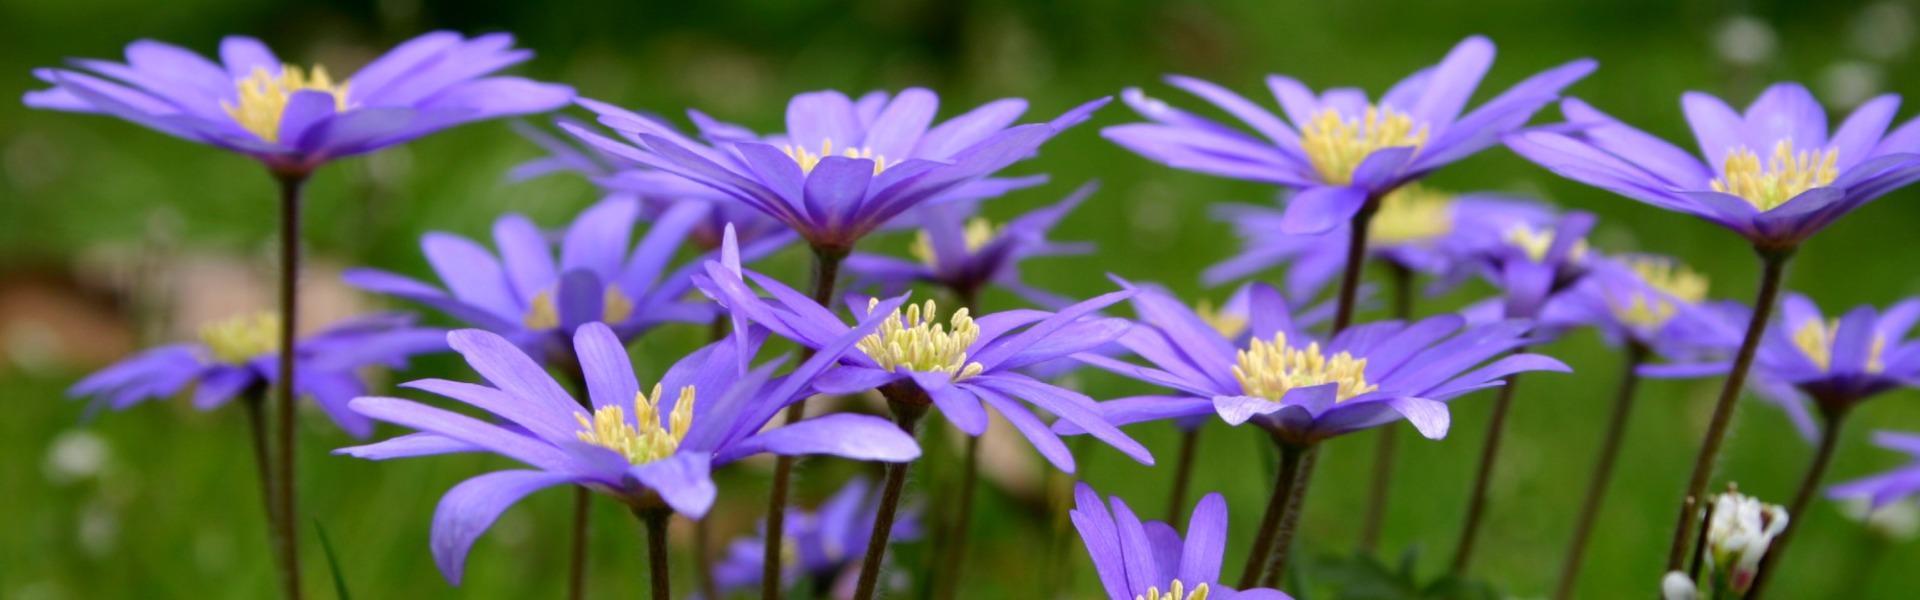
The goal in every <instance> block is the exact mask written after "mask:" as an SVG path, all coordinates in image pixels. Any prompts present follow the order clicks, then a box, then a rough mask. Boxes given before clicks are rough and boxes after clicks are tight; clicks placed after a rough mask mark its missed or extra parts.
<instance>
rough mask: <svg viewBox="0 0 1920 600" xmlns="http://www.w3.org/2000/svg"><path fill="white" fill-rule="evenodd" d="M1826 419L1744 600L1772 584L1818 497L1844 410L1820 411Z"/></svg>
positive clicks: (1837, 440) (1754, 597)
mask: <svg viewBox="0 0 1920 600" xmlns="http://www.w3.org/2000/svg"><path fill="white" fill-rule="evenodd" d="M1822 412H1823V416H1825V417H1826V419H1825V421H1826V422H1825V423H1823V424H1822V427H1821V429H1820V448H1819V449H1818V450H1816V451H1814V454H1813V464H1811V465H1808V466H1807V475H1806V477H1804V478H1802V479H1801V480H1800V491H1799V492H1798V493H1796V494H1794V496H1793V504H1792V505H1791V506H1788V507H1787V527H1786V529H1782V530H1781V531H1780V535H1779V536H1777V537H1775V538H1774V539H1773V543H1772V544H1770V545H1769V547H1768V548H1767V553H1766V555H1765V556H1762V557H1760V568H1759V570H1758V571H1756V572H1755V573H1754V576H1753V587H1750V588H1747V600H1760V598H1761V597H1762V596H1763V594H1764V592H1766V589H1767V582H1768V581H1772V580H1773V572H1774V571H1777V570H1779V567H1780V556H1781V555H1784V554H1786V553H1787V544H1789V543H1792V542H1793V533H1794V532H1796V531H1799V530H1800V523H1801V522H1803V521H1806V520H1807V507H1808V506H1809V505H1811V504H1813V497H1814V496H1817V495H1819V494H1820V481H1821V480H1823V479H1825V478H1826V476H1827V466H1828V465H1830V464H1832V463H1833V452H1834V449H1835V448H1837V447H1839V445H1840V425H1841V424H1842V422H1844V421H1846V418H1847V410H1846V409H1845V408H1841V409H1838V410H1827V411H1822Z"/></svg>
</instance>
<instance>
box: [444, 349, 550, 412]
mask: <svg viewBox="0 0 1920 600" xmlns="http://www.w3.org/2000/svg"><path fill="white" fill-rule="evenodd" d="M447 344H448V345H449V346H451V347H453V351H454V352H459V353H460V355H461V356H463V357H465V358H466V359H467V364H469V365H472V366H473V370H474V371H476V372H478V373H480V376H481V377H484V378H486V380H487V381H488V382H489V383H492V384H493V385H494V386H495V387H498V388H500V390H501V391H504V392H506V393H509V394H513V395H514V396H518V397H520V398H523V399H525V400H526V401H527V402H531V403H533V404H534V405H535V406H537V407H538V408H539V410H543V411H546V412H548V413H552V414H556V415H570V414H573V413H574V411H576V410H579V406H580V405H579V404H577V403H575V402H574V400H573V398H572V397H571V396H568V395H567V392H566V390H563V389H561V388H560V384H558V383H555V382H554V381H553V377H551V376H548V375H547V371H546V369H542V368H540V365H539V364H537V363H535V362H533V359H532V358H528V357H527V355H526V353H525V352H522V351H520V348H518V347H516V346H514V345H513V344H512V343H511V342H508V341H507V340H506V338H503V337H500V336H499V335H496V334H493V333H491V332H486V331H481V330H478V329H462V330H459V331H455V332H453V333H449V334H447Z"/></svg>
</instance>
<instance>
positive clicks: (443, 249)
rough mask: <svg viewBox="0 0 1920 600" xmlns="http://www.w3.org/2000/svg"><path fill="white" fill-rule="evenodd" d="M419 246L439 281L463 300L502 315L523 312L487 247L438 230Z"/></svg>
mask: <svg viewBox="0 0 1920 600" xmlns="http://www.w3.org/2000/svg"><path fill="white" fill-rule="evenodd" d="M420 248H421V250H423V251H425V252H426V255H427V262H428V263H430V264H432V265H433V271H434V273H436V274H438V275H439V276H440V281H441V282H442V283H445V284H446V286H447V290H448V291H451V292H453V296H454V297H455V298H459V299H460V301H461V302H465V303H467V304H471V305H474V306H478V307H480V308H483V309H486V310H487V311H488V312H491V313H493V314H496V315H502V316H506V315H518V314H520V313H521V312H522V310H523V309H522V307H521V305H520V303H519V301H518V300H517V299H516V298H515V297H514V294H513V290H512V289H511V287H510V286H509V284H508V283H507V276H506V273H505V272H504V271H502V270H501V268H500V262H499V261H497V260H494V258H493V255H492V254H489V253H488V252H487V249H486V248H483V247H481V246H480V245H479V244H476V243H474V242H473V240H469V239H467V238H463V237H460V236H457V235H452V234H447V233H438V232H435V233H429V234H427V235H426V236H425V237H423V238H421V239H420Z"/></svg>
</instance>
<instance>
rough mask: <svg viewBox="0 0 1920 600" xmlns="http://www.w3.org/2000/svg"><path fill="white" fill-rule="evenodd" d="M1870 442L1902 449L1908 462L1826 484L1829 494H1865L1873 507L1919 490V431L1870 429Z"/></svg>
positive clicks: (1892, 501)
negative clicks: (1859, 477)
mask: <svg viewBox="0 0 1920 600" xmlns="http://www.w3.org/2000/svg"><path fill="white" fill-rule="evenodd" d="M1873 444H1874V445H1876V446H1879V447H1881V448H1886V449H1888V450H1893V451H1897V452H1904V453H1906V454H1907V455H1908V456H1911V457H1913V462H1909V463H1907V464H1905V465H1902V466H1900V467H1899V468H1896V469H1894V470H1892V471H1888V472H1886V473H1881V474H1879V475H1874V476H1872V477H1866V478H1862V479H1855V480H1853V481H1849V482H1846V483H1840V484H1835V485H1834V486H1833V487H1830V488H1827V496H1828V497H1831V498H1867V499H1868V500H1870V501H1871V502H1872V508H1873V509H1876V510H1877V509H1879V508H1880V507H1883V506H1886V505H1888V504H1892V503H1894V502H1895V501H1898V500H1900V499H1901V498H1905V497H1908V496H1912V495H1914V494H1915V493H1920V435H1914V434H1911V433H1902V432H1898V431H1875V432H1873Z"/></svg>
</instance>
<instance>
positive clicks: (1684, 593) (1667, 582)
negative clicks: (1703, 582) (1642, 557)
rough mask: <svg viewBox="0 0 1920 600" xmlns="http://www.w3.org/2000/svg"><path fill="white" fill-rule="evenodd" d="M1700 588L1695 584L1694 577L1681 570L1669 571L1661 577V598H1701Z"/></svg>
mask: <svg viewBox="0 0 1920 600" xmlns="http://www.w3.org/2000/svg"><path fill="white" fill-rule="evenodd" d="M1699 598H1700V589H1699V588H1696V587H1694V586H1693V578H1692V577H1688V576H1687V574H1686V573H1682V572H1680V571H1667V576H1666V577H1663V578H1661V579H1660V599H1661V600H1699Z"/></svg>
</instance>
